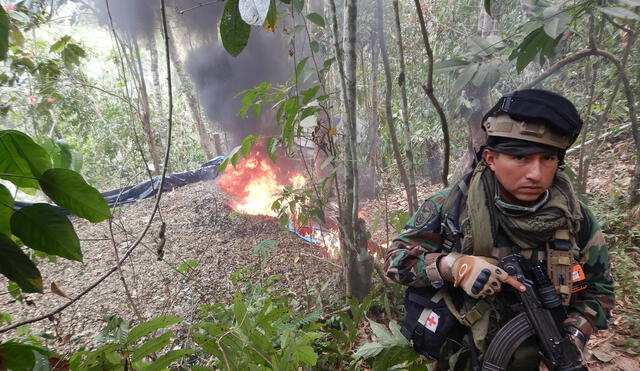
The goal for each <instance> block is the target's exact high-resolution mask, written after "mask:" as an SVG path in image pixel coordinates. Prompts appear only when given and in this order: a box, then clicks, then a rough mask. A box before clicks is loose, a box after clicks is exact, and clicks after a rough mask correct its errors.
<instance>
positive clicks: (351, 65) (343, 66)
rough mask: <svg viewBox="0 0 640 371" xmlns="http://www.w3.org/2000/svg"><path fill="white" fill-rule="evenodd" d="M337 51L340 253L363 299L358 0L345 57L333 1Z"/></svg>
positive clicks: (349, 16) (349, 12) (351, 289)
mask: <svg viewBox="0 0 640 371" xmlns="http://www.w3.org/2000/svg"><path fill="white" fill-rule="evenodd" d="M329 3H330V8H331V16H332V21H333V22H332V31H333V39H334V49H335V52H336V56H337V59H338V68H339V72H340V80H341V87H342V89H341V90H342V96H343V100H344V105H345V111H346V120H345V121H346V128H347V130H346V133H345V134H346V138H345V146H344V147H345V148H344V150H345V156H346V161H345V180H344V181H345V197H344V199H343V200H342V201H341V202H340V253H341V255H342V263H343V269H344V277H345V281H346V292H347V295H351V296H354V297H356V298H358V299H359V300H363V299H364V298H365V297H366V296H367V294H368V293H369V291H370V290H371V272H372V268H371V267H372V259H371V257H370V256H369V253H368V251H367V244H366V240H367V236H368V234H367V233H366V230H365V225H364V222H362V221H361V220H359V219H358V164H357V156H356V138H357V137H356V134H357V133H356V49H355V46H356V45H355V44H356V17H357V2H356V0H353V1H347V2H346V9H345V21H346V22H345V35H344V38H345V54H346V56H345V58H344V59H343V55H342V51H341V49H340V45H339V40H340V39H339V37H338V21H337V16H336V6H335V0H330V1H329Z"/></svg>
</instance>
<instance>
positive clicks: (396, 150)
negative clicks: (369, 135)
mask: <svg viewBox="0 0 640 371" xmlns="http://www.w3.org/2000/svg"><path fill="white" fill-rule="evenodd" d="M382 12H383V10H382V0H376V23H377V28H378V42H380V54H381V55H382V66H383V67H384V76H385V98H384V106H385V112H386V119H387V127H388V129H389V137H390V138H391V145H392V147H393V156H394V158H395V160H396V166H398V172H399V173H400V180H401V181H402V185H403V186H404V190H405V193H406V194H407V202H408V203H409V214H410V215H413V212H414V211H415V209H414V202H413V197H412V196H411V187H410V184H409V177H408V176H407V172H406V171H405V169H404V164H403V163H402V155H401V154H400V145H399V144H398V138H397V137H396V128H395V125H394V123H393V112H392V110H391V98H392V95H393V90H392V89H393V78H392V77H391V68H390V67H389V55H388V53H387V44H386V42H385V39H384V33H383V32H382V18H383V17H382V15H383V14H382ZM416 203H417V201H416Z"/></svg>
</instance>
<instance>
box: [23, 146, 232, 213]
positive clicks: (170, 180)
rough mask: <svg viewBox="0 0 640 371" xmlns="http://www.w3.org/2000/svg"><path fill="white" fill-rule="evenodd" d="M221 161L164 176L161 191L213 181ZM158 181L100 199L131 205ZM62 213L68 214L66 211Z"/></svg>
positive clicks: (153, 189) (220, 158)
mask: <svg viewBox="0 0 640 371" xmlns="http://www.w3.org/2000/svg"><path fill="white" fill-rule="evenodd" d="M223 160H224V156H218V157H215V158H214V159H212V160H210V161H208V162H206V163H205V164H203V165H202V167H200V168H199V169H196V170H190V171H185V172H182V173H176V174H171V175H167V176H165V179H164V184H163V186H162V191H163V192H167V191H171V190H173V189H175V188H178V187H182V186H185V185H187V184H191V183H195V182H199V181H203V180H211V179H215V178H216V177H217V176H218V166H219V165H220V164H221V163H222V161H223ZM160 180H161V177H160V176H155V177H153V178H152V179H151V180H147V181H145V182H142V183H138V184H134V185H131V186H128V187H124V188H118V189H114V190H111V191H107V192H103V193H102V197H104V200H105V201H107V204H108V205H109V207H114V206H116V205H124V204H129V203H133V202H136V201H138V200H142V199H145V198H148V197H152V196H154V195H155V194H156V192H157V191H158V188H159V187H160ZM29 205H31V203H30V202H23V201H15V202H14V207H13V208H14V209H15V210H19V209H21V208H23V207H25V206H29ZM64 211H65V213H68V212H67V211H66V210H64Z"/></svg>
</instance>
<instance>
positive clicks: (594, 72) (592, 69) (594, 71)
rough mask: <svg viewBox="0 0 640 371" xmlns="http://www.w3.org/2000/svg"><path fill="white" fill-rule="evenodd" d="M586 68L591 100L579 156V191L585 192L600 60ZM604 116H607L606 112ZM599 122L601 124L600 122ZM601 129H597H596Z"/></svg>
mask: <svg viewBox="0 0 640 371" xmlns="http://www.w3.org/2000/svg"><path fill="white" fill-rule="evenodd" d="M585 70H586V71H585V75H586V76H589V75H591V79H590V80H587V81H588V84H589V86H588V87H587V90H588V91H589V101H588V103H587V113H586V114H585V115H583V119H582V121H583V122H584V125H583V126H582V132H581V133H580V143H581V144H582V145H581V146H580V155H579V157H578V181H577V191H578V192H579V193H585V192H586V190H587V176H586V175H587V173H588V172H589V170H588V167H589V165H588V164H587V163H588V162H590V161H589V159H588V158H585V154H586V153H587V152H590V151H588V150H589V147H588V146H587V145H585V143H586V142H587V132H588V131H589V124H590V123H591V107H592V106H593V101H594V99H595V91H596V82H597V80H596V78H597V77H598V62H597V61H596V62H595V63H592V64H589V63H588V62H587V65H586V67H585ZM619 86H620V85H619V83H618V84H616V88H615V93H614V94H612V96H615V95H616V94H617V93H618V88H619ZM602 117H605V114H604V113H603V115H602ZM598 124H600V122H598ZM598 126H599V125H598ZM600 129H601V128H600ZM600 129H596V131H598V130H600ZM590 155H591V154H589V156H590ZM587 157H588V156H587Z"/></svg>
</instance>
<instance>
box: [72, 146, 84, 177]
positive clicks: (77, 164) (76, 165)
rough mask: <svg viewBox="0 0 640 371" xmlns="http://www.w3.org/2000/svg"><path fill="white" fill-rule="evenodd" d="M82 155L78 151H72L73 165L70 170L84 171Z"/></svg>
mask: <svg viewBox="0 0 640 371" xmlns="http://www.w3.org/2000/svg"><path fill="white" fill-rule="evenodd" d="M82 162H83V158H82V154H81V153H80V152H77V151H71V165H70V166H69V168H70V169H71V170H73V171H75V172H78V173H79V172H80V170H82Z"/></svg>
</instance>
